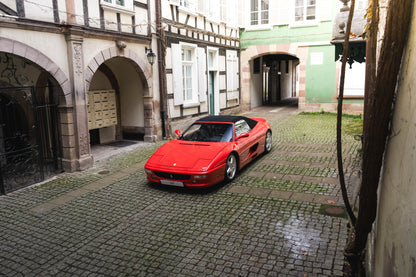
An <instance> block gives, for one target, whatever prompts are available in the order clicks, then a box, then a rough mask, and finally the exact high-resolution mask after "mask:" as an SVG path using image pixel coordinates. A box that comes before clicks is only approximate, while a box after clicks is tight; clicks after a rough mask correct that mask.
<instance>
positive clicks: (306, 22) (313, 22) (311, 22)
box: [289, 0, 319, 27]
mask: <svg viewBox="0 0 416 277" xmlns="http://www.w3.org/2000/svg"><path fill="white" fill-rule="evenodd" d="M296 1H297V0H295V1H293V2H292V7H291V16H290V22H291V23H290V25H289V27H304V26H317V25H319V20H318V14H319V13H318V11H319V8H318V7H319V3H318V2H319V0H315V18H314V19H307V18H306V17H307V10H308V1H310V0H302V1H303V18H302V20H296V9H297V7H296Z"/></svg>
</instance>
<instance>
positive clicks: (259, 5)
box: [248, 0, 273, 27]
mask: <svg viewBox="0 0 416 277" xmlns="http://www.w3.org/2000/svg"><path fill="white" fill-rule="evenodd" d="M254 1H257V5H258V10H257V11H255V12H253V11H252V9H251V2H252V0H249V4H248V13H249V16H248V26H250V27H254V26H270V1H273V0H268V4H267V5H268V7H267V10H262V8H261V3H262V1H264V0H254ZM263 12H267V23H262V13H263ZM253 13H257V20H258V21H257V24H252V20H251V15H252V14H253Z"/></svg>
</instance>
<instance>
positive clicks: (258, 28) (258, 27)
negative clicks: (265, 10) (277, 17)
mask: <svg viewBox="0 0 416 277" xmlns="http://www.w3.org/2000/svg"><path fill="white" fill-rule="evenodd" d="M271 29H273V26H272V25H271V24H263V25H248V26H246V27H245V30H246V31H262V30H271Z"/></svg>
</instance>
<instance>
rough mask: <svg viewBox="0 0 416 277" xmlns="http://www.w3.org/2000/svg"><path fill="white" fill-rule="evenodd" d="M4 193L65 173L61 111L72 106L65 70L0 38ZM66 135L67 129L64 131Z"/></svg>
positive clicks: (1, 180) (0, 171)
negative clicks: (63, 169)
mask: <svg viewBox="0 0 416 277" xmlns="http://www.w3.org/2000/svg"><path fill="white" fill-rule="evenodd" d="M0 71H1V72H2V74H1V76H0V111H1V112H0V184H1V186H0V190H1V193H7V192H10V191H13V190H16V189H19V188H21V187H24V186H27V185H30V184H32V183H36V182H39V181H41V180H43V179H44V178H45V177H48V176H51V175H54V174H56V173H57V172H61V171H62V168H63V164H62V160H63V159H64V158H65V154H64V153H65V151H63V145H62V141H63V139H62V135H61V134H62V130H63V129H65V128H67V127H68V126H66V125H65V126H64V125H63V124H62V122H60V120H59V118H61V116H60V112H59V111H58V106H61V107H63V110H65V107H67V105H68V103H71V97H70V87H69V81H68V78H67V77H66V75H65V74H64V73H63V72H62V70H61V69H60V68H59V67H58V66H57V65H56V64H55V63H54V62H53V61H52V60H50V59H49V58H47V57H46V56H45V55H43V54H42V53H40V52H39V51H37V50H36V49H33V48H32V47H30V46H27V45H25V44H22V43H20V42H17V41H13V40H10V39H5V38H1V39H0ZM64 131H65V130H64Z"/></svg>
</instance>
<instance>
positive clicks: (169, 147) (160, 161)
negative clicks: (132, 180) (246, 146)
mask: <svg viewBox="0 0 416 277" xmlns="http://www.w3.org/2000/svg"><path fill="white" fill-rule="evenodd" d="M228 144H229V143H228V142H213V143H209V142H208V143H206V142H194V141H183V140H172V141H170V142H167V143H165V144H164V145H162V146H161V147H160V148H159V149H158V150H157V151H156V152H155V153H154V154H153V155H152V156H151V157H150V159H149V160H148V161H147V164H146V166H147V167H152V168H160V170H163V169H172V168H177V169H182V170H198V171H200V170H202V171H205V170H208V169H209V167H210V166H211V163H212V162H213V160H214V159H215V158H216V157H217V156H218V154H219V153H220V152H221V151H222V150H223V149H224V148H225V147H226V146H227V145H228Z"/></svg>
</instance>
